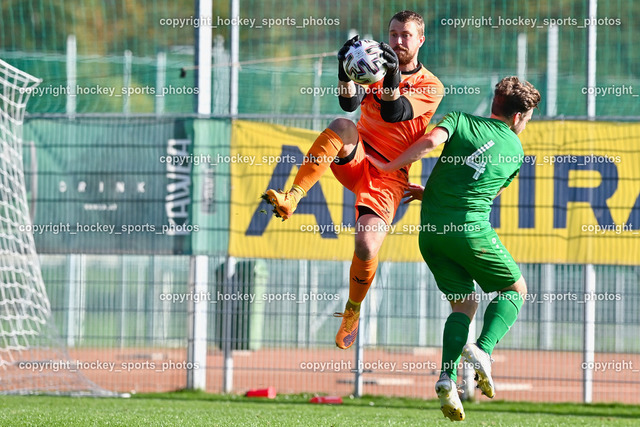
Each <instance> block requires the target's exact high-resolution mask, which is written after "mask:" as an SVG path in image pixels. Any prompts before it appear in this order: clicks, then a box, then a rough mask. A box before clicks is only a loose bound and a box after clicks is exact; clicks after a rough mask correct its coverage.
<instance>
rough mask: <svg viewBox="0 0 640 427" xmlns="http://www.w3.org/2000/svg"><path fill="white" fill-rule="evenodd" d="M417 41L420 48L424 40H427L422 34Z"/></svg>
mask: <svg viewBox="0 0 640 427" xmlns="http://www.w3.org/2000/svg"><path fill="white" fill-rule="evenodd" d="M418 40H420V46H419V47H422V45H423V44H424V42H425V40H427V38H426V37H425V36H424V34H423V35H421V36H420V38H419V39H418Z"/></svg>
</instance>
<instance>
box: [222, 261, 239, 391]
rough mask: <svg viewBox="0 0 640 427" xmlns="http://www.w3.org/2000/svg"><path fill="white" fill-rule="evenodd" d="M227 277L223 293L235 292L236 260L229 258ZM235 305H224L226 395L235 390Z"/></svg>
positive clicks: (223, 346)
mask: <svg viewBox="0 0 640 427" xmlns="http://www.w3.org/2000/svg"><path fill="white" fill-rule="evenodd" d="M225 265H226V268H225V276H224V281H223V285H222V288H223V293H232V292H233V289H232V287H233V276H234V275H235V274H236V259H235V258H234V257H232V256H229V257H227V262H226V264H225ZM232 308H233V304H224V309H223V310H222V353H223V359H224V360H223V365H222V369H223V375H222V381H223V384H222V388H223V391H224V393H231V391H232V390H233V355H232V353H231V351H232V348H231V339H232V322H233V314H234V313H233V309H232Z"/></svg>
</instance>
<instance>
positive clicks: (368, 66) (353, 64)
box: [343, 40, 387, 85]
mask: <svg viewBox="0 0 640 427" xmlns="http://www.w3.org/2000/svg"><path fill="white" fill-rule="evenodd" d="M384 65H385V61H384V59H382V50H381V49H380V46H379V43H378V42H376V41H373V40H359V41H357V42H355V43H354V44H353V46H351V47H350V48H349V50H348V51H347V54H346V55H345V59H344V61H343V66H344V71H345V72H346V73H347V76H349V78H350V79H351V80H353V81H354V82H356V83H360V84H363V85H370V84H372V83H375V82H377V81H379V80H382V78H383V77H384V75H385V74H386V72H387V68H386V67H385V66H384Z"/></svg>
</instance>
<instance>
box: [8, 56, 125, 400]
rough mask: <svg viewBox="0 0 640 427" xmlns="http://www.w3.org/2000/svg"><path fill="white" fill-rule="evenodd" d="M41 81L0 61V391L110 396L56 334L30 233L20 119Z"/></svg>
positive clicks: (21, 120)
mask: <svg viewBox="0 0 640 427" xmlns="http://www.w3.org/2000/svg"><path fill="white" fill-rule="evenodd" d="M39 84H40V80H39V79H37V78H35V77H33V76H31V75H29V74H27V73H25V72H23V71H21V70H19V69H17V68H15V67H13V66H11V65H9V64H8V63H6V62H4V61H2V60H0V393H1V394H29V393H56V394H80V395H94V396H95V395H99V396H111V395H115V394H114V393H112V392H109V391H107V390H104V389H102V388H100V387H98V386H97V385H96V384H94V383H92V382H91V381H89V380H88V379H87V378H85V376H84V375H82V373H80V372H79V371H78V370H77V369H76V366H75V363H74V362H72V361H71V359H70V357H69V355H68V354H67V352H66V350H65V348H64V346H63V345H62V344H61V342H60V340H59V339H58V334H57V331H56V329H55V327H54V325H53V319H52V316H51V308H50V304H49V298H48V297H47V291H46V289H45V286H44V282H43V280H42V274H41V271H40V263H39V261H38V254H37V253H36V248H35V244H34V240H33V235H32V233H31V232H30V230H31V227H29V226H30V225H31V219H30V217H29V210H28V203H27V191H26V186H25V180H24V171H23V159H22V123H23V119H24V114H25V107H26V105H27V101H28V100H29V96H30V94H31V93H32V91H33V89H34V88H36V87H37V86H38V85H39Z"/></svg>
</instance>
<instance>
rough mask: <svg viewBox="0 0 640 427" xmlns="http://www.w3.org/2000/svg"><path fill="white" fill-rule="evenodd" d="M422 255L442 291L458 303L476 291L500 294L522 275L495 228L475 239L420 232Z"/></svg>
mask: <svg viewBox="0 0 640 427" xmlns="http://www.w3.org/2000/svg"><path fill="white" fill-rule="evenodd" d="M419 241H420V252H422V257H423V258H424V260H425V261H426V262H427V265H428V266H429V269H430V270H431V272H432V273H433V276H434V277H435V279H436V283H437V284H438V288H440V290H441V291H442V292H443V293H444V294H445V295H446V296H447V299H449V300H451V301H454V300H458V299H462V298H464V297H465V296H466V295H469V294H470V293H472V292H474V291H475V285H474V283H473V281H474V280H475V281H476V282H477V283H478V285H480V288H482V290H483V291H484V292H487V293H490V292H496V291H499V290H501V289H504V288H508V287H509V286H511V285H513V284H514V283H515V282H517V281H518V280H519V279H520V277H521V276H522V273H521V272H520V268H519V267H518V265H517V264H516V262H515V261H514V260H513V257H512V256H511V254H510V253H509V251H507V249H506V248H505V247H504V245H503V244H502V242H501V241H500V238H499V237H498V235H497V234H496V232H495V231H494V230H493V229H489V230H488V231H487V232H486V233H481V234H474V235H472V236H468V235H463V234H447V233H445V234H438V233H434V232H427V231H422V232H420V240H419Z"/></svg>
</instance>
